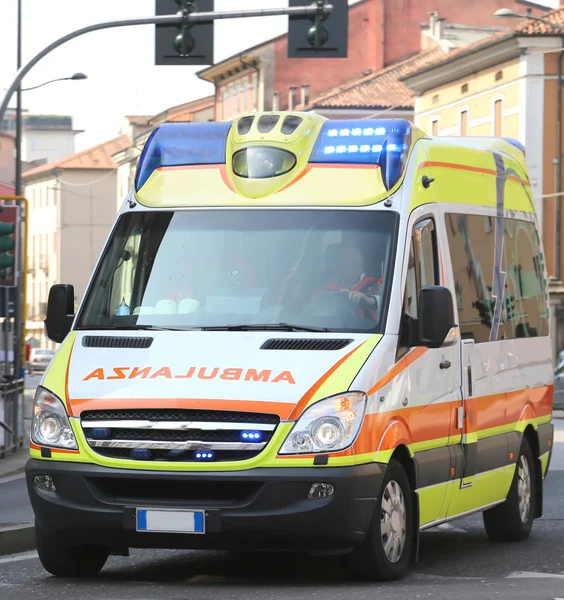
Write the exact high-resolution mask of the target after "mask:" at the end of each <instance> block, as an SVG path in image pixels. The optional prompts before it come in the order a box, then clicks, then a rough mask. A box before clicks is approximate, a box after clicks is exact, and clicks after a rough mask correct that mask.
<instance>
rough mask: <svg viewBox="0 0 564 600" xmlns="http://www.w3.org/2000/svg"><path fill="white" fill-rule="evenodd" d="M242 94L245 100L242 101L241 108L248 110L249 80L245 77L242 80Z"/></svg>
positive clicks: (249, 108)
mask: <svg viewBox="0 0 564 600" xmlns="http://www.w3.org/2000/svg"><path fill="white" fill-rule="evenodd" d="M243 96H244V98H245V101H244V102H243V110H244V111H245V112H249V111H250V110H251V107H250V106H249V104H250V102H249V80H248V79H247V78H246V77H245V81H244V82H243Z"/></svg>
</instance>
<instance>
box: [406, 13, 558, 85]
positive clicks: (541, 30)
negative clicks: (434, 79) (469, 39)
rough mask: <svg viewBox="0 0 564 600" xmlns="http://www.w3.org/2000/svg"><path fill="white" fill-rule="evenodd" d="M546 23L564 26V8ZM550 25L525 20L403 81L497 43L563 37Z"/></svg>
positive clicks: (416, 69)
mask: <svg viewBox="0 0 564 600" xmlns="http://www.w3.org/2000/svg"><path fill="white" fill-rule="evenodd" d="M542 18H543V20H544V21H549V23H554V24H555V25H564V7H563V8H557V9H556V10H552V11H550V12H548V13H546V14H545V15H544V16H543V17H542ZM549 23H543V22H542V21H538V20H537V19H533V18H531V19H523V20H522V21H521V23H519V25H517V27H515V28H514V29H508V30H506V31H500V32H499V33H496V34H494V35H492V36H489V37H487V38H485V39H481V40H479V41H477V42H475V43H474V44H470V45H469V46H464V47H462V48H458V49H457V50H453V51H452V52H449V53H448V54H447V55H446V56H443V57H439V58H437V59H436V60H435V61H434V62H432V63H430V64H427V65H422V66H414V67H413V68H411V69H410V70H408V71H407V72H406V73H404V74H403V75H402V80H405V79H406V78H407V77H410V76H412V75H415V74H419V73H424V72H425V71H429V70H430V69H432V68H434V67H439V66H442V65H445V64H447V63H449V62H451V61H452V60H453V59H455V58H460V57H462V56H467V55H469V54H472V53H473V52H475V51H477V50H481V49H483V48H487V47H488V46H491V45H493V44H495V43H498V42H501V41H504V40H508V39H511V38H514V37H520V36H527V35H531V36H537V35H546V36H551V35H562V29H561V28H558V27H551V26H550V24H549Z"/></svg>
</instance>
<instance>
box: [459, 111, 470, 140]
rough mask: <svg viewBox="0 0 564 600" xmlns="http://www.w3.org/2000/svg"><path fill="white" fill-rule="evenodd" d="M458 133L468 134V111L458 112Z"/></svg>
mask: <svg viewBox="0 0 564 600" xmlns="http://www.w3.org/2000/svg"><path fill="white" fill-rule="evenodd" d="M460 135H468V111H467V110H463V111H462V112H461V113H460Z"/></svg>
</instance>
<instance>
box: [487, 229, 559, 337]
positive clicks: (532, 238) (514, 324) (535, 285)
mask: <svg viewBox="0 0 564 600" xmlns="http://www.w3.org/2000/svg"><path fill="white" fill-rule="evenodd" d="M503 234H504V235H503V246H504V248H503V259H504V264H503V269H504V271H505V274H506V286H505V294H504V305H503V310H502V320H501V324H500V328H499V332H498V338H497V339H505V340H507V339H514V338H523V337H537V336H547V335H548V301H547V283H546V281H545V279H544V260H543V256H542V254H541V249H540V243H539V240H538V236H537V232H536V230H535V227H534V225H533V224H532V223H529V222H528V221H518V220H515V219H504V227H503Z"/></svg>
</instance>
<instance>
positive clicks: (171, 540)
mask: <svg viewBox="0 0 564 600" xmlns="http://www.w3.org/2000/svg"><path fill="white" fill-rule="evenodd" d="M385 469H386V465H382V464H379V463H370V464H366V465H359V466H354V467H323V468H320V467H307V468H296V467H287V468H264V469H260V468H256V469H250V470H246V471H235V472H205V473H201V472H198V473H194V472H186V473H178V472H168V471H167V472H147V471H141V470H135V471H134V470H129V469H110V468H107V467H100V466H97V465H91V464H82V463H72V464H71V463H63V462H56V461H42V460H35V459H31V460H30V461H29V462H28V463H27V466H26V479H27V486H28V492H29V495H30V498H31V503H32V506H33V510H34V512H35V517H36V523H37V525H38V526H39V527H41V528H42V529H44V530H46V531H48V532H56V533H57V537H58V539H59V540H60V541H61V542H63V543H68V544H69V545H83V544H100V545H106V546H111V547H112V549H113V550H116V551H123V550H125V549H128V548H170V549H181V548H182V549H220V550H222V549H225V550H231V549H234V550H286V549H288V550H290V549H291V550H309V551H316V550H347V549H349V548H351V547H353V546H354V545H356V544H358V543H360V542H361V541H362V540H363V539H364V536H365V534H366V532H367V530H368V527H369V524H370V522H371V519H372V515H373V513H374V509H375V503H376V497H377V494H378V493H379V491H380V488H381V484H382V480H383V477H384V473H385ZM36 475H50V476H51V477H52V478H53V480H54V483H55V486H56V491H55V492H46V491H44V490H41V489H39V488H37V487H36V486H35V485H34V483H33V481H34V477H35V476H36ZM313 483H330V484H332V485H333V486H334V488H335V491H334V493H333V495H332V496H330V497H328V498H322V499H309V498H308V493H309V490H310V488H311V485H312V484H313ZM148 507H150V508H172V509H174V508H178V509H194V510H205V511H206V533H205V535H190V534H176V533H175V534H168V533H167V534H161V533H145V532H138V531H136V509H137V508H148Z"/></svg>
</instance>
